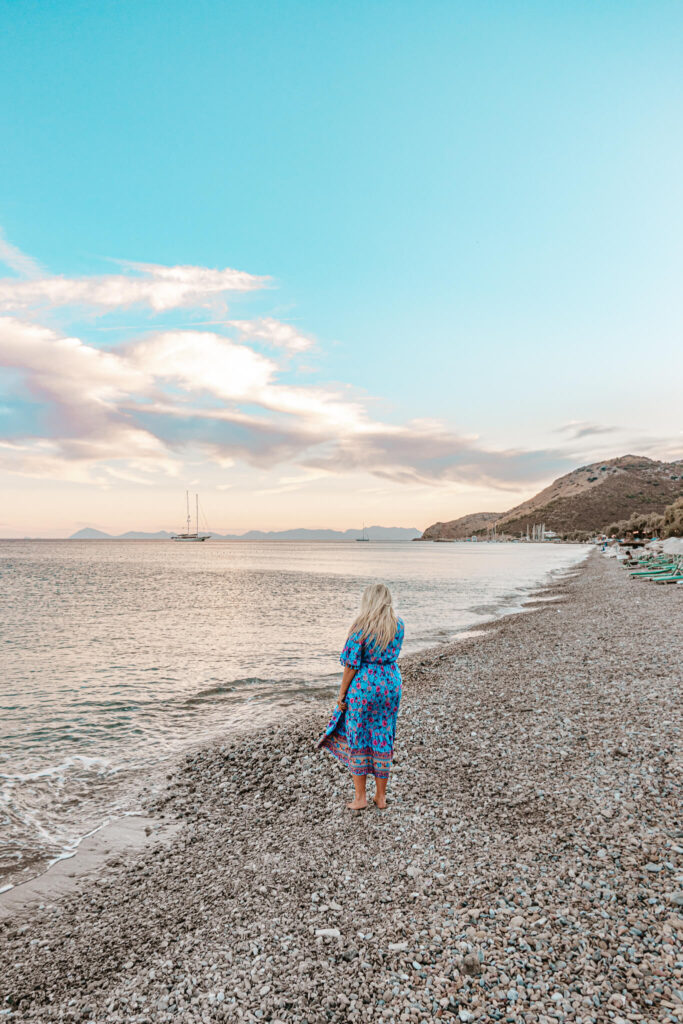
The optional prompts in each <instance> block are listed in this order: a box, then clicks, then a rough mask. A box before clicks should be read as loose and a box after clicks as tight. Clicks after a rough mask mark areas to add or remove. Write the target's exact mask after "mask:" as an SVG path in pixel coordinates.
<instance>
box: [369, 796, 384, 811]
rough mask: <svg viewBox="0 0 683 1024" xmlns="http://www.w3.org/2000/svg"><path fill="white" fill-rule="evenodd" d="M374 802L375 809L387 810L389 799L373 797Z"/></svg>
mask: <svg viewBox="0 0 683 1024" xmlns="http://www.w3.org/2000/svg"><path fill="white" fill-rule="evenodd" d="M372 802H373V804H374V805H375V807H379V809H380V811H383V810H385V808H386V806H387V798H386V797H385V796H373V798H372Z"/></svg>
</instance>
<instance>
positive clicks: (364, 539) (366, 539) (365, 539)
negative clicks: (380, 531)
mask: <svg viewBox="0 0 683 1024" xmlns="http://www.w3.org/2000/svg"><path fill="white" fill-rule="evenodd" d="M369 541H370V538H369V537H368V535H367V533H366V532H365V523H363V536H362V537H356V542H357V543H358V544H368V543H369Z"/></svg>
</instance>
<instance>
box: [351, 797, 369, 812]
mask: <svg viewBox="0 0 683 1024" xmlns="http://www.w3.org/2000/svg"><path fill="white" fill-rule="evenodd" d="M346 806H347V807H348V809H349V810H350V811H362V810H364V809H365V808H366V807H367V806H368V802H367V800H365V799H363V800H358V799H356V800H352V801H351V803H350V804H347V805H346Z"/></svg>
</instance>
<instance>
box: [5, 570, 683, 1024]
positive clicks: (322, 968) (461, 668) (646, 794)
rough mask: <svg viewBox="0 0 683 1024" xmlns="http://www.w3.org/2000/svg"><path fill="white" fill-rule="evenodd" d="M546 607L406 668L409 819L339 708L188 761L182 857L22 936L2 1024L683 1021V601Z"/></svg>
mask: <svg viewBox="0 0 683 1024" xmlns="http://www.w3.org/2000/svg"><path fill="white" fill-rule="evenodd" d="M543 597H544V598H545V599H546V600H544V601H539V602H538V603H536V604H532V605H530V606H529V608H530V610H529V612H528V613H527V614H521V615H513V616H509V617H507V618H505V619H502V620H499V621H498V622H496V623H493V624H491V625H490V626H488V627H485V628H483V629H480V630H479V631H478V632H479V635H478V636H476V637H471V638H468V639H465V640H461V641H458V642H457V643H453V644H450V645H448V646H441V647H438V648H433V649H431V650H430V651H428V652H422V653H420V654H417V655H414V656H411V657H409V658H406V659H404V660H403V661H402V663H401V668H402V671H403V676H404V692H403V702H402V706H401V714H400V718H399V726H398V736H397V747H396V752H395V754H396V763H395V768H394V771H393V772H392V775H391V780H390V784H389V799H390V804H389V807H388V808H387V810H386V811H379V810H377V809H376V808H374V807H371V808H368V809H367V810H365V811H361V812H356V813H355V814H352V813H350V812H349V811H347V810H346V807H345V801H346V800H347V799H350V795H351V785H350V780H349V778H348V775H347V774H346V772H345V771H344V769H342V768H341V767H340V766H339V765H338V764H337V763H336V762H334V761H333V760H332V758H330V757H329V756H328V755H326V754H325V753H322V752H320V753H316V752H315V750H314V744H315V741H316V739H317V738H318V736H319V734H320V731H321V730H322V728H323V727H324V725H325V724H326V721H327V717H328V716H329V712H330V710H331V709H330V708H327V707H324V706H322V705H320V706H318V707H313V708H311V709H309V710H306V711H304V712H303V713H302V714H301V715H299V716H298V717H297V718H296V720H295V721H293V722H292V721H288V722H286V723H284V724H282V725H281V726H278V727H272V728H270V729H268V730H267V731H266V732H264V733H262V734H260V735H258V736H255V735H251V736H247V737H241V738H239V739H235V740H233V741H227V740H226V741H225V742H223V743H215V744H213V745H211V746H205V747H202V748H198V749H197V750H196V751H195V752H193V753H192V754H189V755H187V757H185V758H184V760H183V761H182V762H181V763H179V764H178V766H177V768H176V769H174V770H173V771H172V772H170V773H169V777H168V779H167V787H166V788H165V790H164V791H163V792H162V793H161V794H158V795H155V796H154V797H153V798H152V799H151V800H150V804H149V807H147V808H146V812H147V814H148V815H149V816H150V818H152V819H154V820H157V821H160V822H168V823H172V824H173V825H174V830H173V831H170V830H169V837H168V838H167V839H165V840H164V841H156V840H154V836H153V834H152V841H150V842H149V843H148V844H147V845H146V846H145V847H144V848H143V849H138V850H128V851H125V850H124V851H119V852H117V853H116V854H115V855H114V856H112V857H110V858H109V859H108V860H105V861H103V863H102V864H101V866H100V867H99V870H98V873H97V876H96V877H95V878H94V879H93V878H90V879H89V880H87V881H84V882H83V883H82V884H80V885H79V887H78V888H77V889H76V890H75V891H73V892H71V893H67V894H65V895H61V896H59V897H58V898H57V897H55V898H54V899H51V898H50V896H49V894H48V895H47V896H45V897H44V901H43V902H42V903H41V904H40V905H38V906H36V905H35V904H33V905H31V904H26V905H24V906H22V905H20V904H17V905H16V907H15V908H14V909H13V911H12V913H10V914H9V915H6V916H4V917H2V918H1V919H0V962H1V963H2V965H3V967H2V972H1V974H0V1015H1V1019H7V1020H11V1021H34V1020H37V1021H86V1022H87V1021H92V1022H96V1024H100V1022H120V1024H124V1022H125V1024H129V1022H130V1024H133V1022H137V1024H156V1022H166V1021H182V1022H183V1024H185V1022H188V1024H192V1022H209V1021H211V1022H212V1021H268V1022H271V1024H276V1022H278V1021H279V1022H282V1024H290V1022H291V1024H318V1022H346V1021H358V1022H361V1021H368V1022H370V1021H372V1022H375V1021H387V1022H389V1024H391V1022H404V1021H405V1022H422V1021H431V1020H432V1019H434V1018H436V1019H442V1020H453V1021H462V1022H468V1021H475V1020H479V1021H491V1020H495V1021H506V1022H510V1024H513V1022H518V1021H520V1022H521V1021H524V1022H525V1024H531V1022H534V1024H535V1022H539V1024H549V1022H556V1021H571V1022H577V1024H588V1022H603V1021H605V1022H607V1021H610V1022H613V1024H624V1022H627V1021H645V1022H655V1021H657V1022H659V1021H670V1022H672V1024H677V1022H680V1021H681V1020H683V816H682V814H681V805H682V799H681V798H682V792H681V760H680V756H681V744H680V740H681V728H682V726H683V715H682V713H681V695H680V689H681V674H682V673H681V664H682V663H681V651H683V587H678V586H670V587H667V586H656V585H654V584H648V583H645V582H636V581H634V580H631V579H629V578H628V576H627V574H626V572H624V571H623V569H621V568H620V567H619V566H617V565H616V564H615V560H613V559H605V558H602V557H601V556H600V555H599V554H598V553H597V552H594V553H592V554H591V556H590V558H589V559H588V560H587V562H586V563H584V565H583V566H582V567H581V568H580V569H578V570H576V571H575V572H574V573H572V574H571V575H567V577H566V578H565V579H563V580H562V581H561V582H559V583H557V584H556V585H553V586H552V588H551V589H549V590H546V591H545V592H544V594H543ZM408 627H409V624H408ZM369 788H370V790H371V789H372V784H371V785H370V787H369ZM0 909H1V907H0Z"/></svg>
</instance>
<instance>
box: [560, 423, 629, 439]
mask: <svg viewBox="0 0 683 1024" xmlns="http://www.w3.org/2000/svg"><path fill="white" fill-rule="evenodd" d="M618 431H619V427H607V426H602V425H601V424H599V423H587V422H586V421H585V420H571V421H570V422H569V423H563V424H562V426H561V427H557V428H556V433H558V434H566V435H567V436H568V437H571V438H572V439H573V440H575V441H578V440H580V439H581V438H583V437H597V436H599V435H600V434H616V433H617V432H618Z"/></svg>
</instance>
